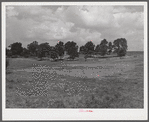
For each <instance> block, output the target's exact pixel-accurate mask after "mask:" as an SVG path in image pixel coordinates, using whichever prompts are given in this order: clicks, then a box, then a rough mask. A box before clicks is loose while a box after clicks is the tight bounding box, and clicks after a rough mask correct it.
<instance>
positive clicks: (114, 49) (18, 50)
mask: <svg viewBox="0 0 149 122" xmlns="http://www.w3.org/2000/svg"><path fill="white" fill-rule="evenodd" d="M9 47H10V49H7V48H6V56H8V57H11V56H14V55H19V56H24V57H29V56H37V57H39V58H42V57H46V56H48V55H50V57H51V58H53V59H55V58H58V57H61V56H63V55H64V53H65V52H66V53H67V54H68V55H69V56H70V58H72V59H74V58H75V57H78V56H79V54H80V53H82V54H85V55H91V54H95V55H96V54H100V55H101V56H104V55H106V54H107V55H110V54H111V53H117V56H125V55H126V52H127V49H128V46H127V40H126V39H125V38H118V39H116V40H114V41H113V43H112V42H108V41H107V40H106V39H103V40H101V42H100V44H97V45H95V44H94V43H93V42H92V41H88V42H86V44H85V45H82V46H80V47H79V46H78V45H77V43H76V42H74V41H68V42H66V43H64V42H62V41H58V43H57V44H56V45H55V46H50V44H49V43H48V42H44V43H40V44H38V42H37V41H33V42H32V43H30V44H28V45H27V48H25V47H22V43H21V42H14V43H12V44H10V45H9ZM78 49H79V52H78Z"/></svg>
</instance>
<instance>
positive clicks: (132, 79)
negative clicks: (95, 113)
mask: <svg viewBox="0 0 149 122" xmlns="http://www.w3.org/2000/svg"><path fill="white" fill-rule="evenodd" d="M9 60H10V62H9V66H8V69H7V73H6V107H7V108H143V85H144V81H143V80H144V79H143V54H139V55H137V56H136V57H135V56H128V57H127V58H123V59H120V58H115V57H113V58H107V59H97V58H96V59H91V60H88V61H86V62H85V61H84V59H83V58H81V57H80V59H79V60H78V61H58V62H50V61H37V60H34V59H21V58H16V59H9ZM79 73H80V74H79Z"/></svg>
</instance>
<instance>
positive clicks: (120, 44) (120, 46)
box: [113, 38, 128, 56]
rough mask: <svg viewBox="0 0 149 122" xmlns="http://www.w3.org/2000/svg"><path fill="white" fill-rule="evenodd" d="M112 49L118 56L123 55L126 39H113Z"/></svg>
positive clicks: (125, 49) (124, 53) (125, 50)
mask: <svg viewBox="0 0 149 122" xmlns="http://www.w3.org/2000/svg"><path fill="white" fill-rule="evenodd" d="M113 44H114V49H115V50H114V51H115V52H116V53H117V55H118V56H125V55H126V52H127V47H128V46H127V40H126V39H125V38H118V39H116V40H114V42H113Z"/></svg>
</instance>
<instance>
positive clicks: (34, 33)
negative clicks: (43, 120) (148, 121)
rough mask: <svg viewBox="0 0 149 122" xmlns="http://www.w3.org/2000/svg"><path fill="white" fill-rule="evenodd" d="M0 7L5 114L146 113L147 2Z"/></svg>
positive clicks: (12, 5)
mask: <svg viewBox="0 0 149 122" xmlns="http://www.w3.org/2000/svg"><path fill="white" fill-rule="evenodd" d="M2 12H3V13H2V23H3V24H2V26H3V27H2V29H3V31H2V34H3V35H2V45H3V47H2V49H3V69H4V73H3V74H4V75H3V81H2V90H3V94H2V95H3V99H2V100H3V111H5V112H4V113H6V111H9V110H13V113H12V115H11V114H9V115H8V114H7V115H6V116H7V117H8V116H13V115H14V114H15V110H16V111H17V110H21V112H22V111H23V110H25V111H26V114H27V113H29V112H27V110H29V111H30V110H33V111H34V110H35V111H37V112H41V111H42V110H43V111H44V110H45V111H46V112H47V111H48V110H49V111H50V110H51V111H52V110H53V111H54V112H53V113H54V114H56V113H55V112H56V111H57V112H59V111H61V113H63V114H66V113H68V114H70V113H71V112H70V113H69V112H67V110H68V111H69V110H70V111H73V110H74V111H75V114H79V115H78V116H80V118H81V119H83V115H82V114H85V115H87V116H90V115H91V114H96V115H97V117H96V119H97V118H98V114H99V113H98V110H99V111H100V114H101V112H102V110H103V111H108V112H111V110H113V111H115V112H116V110H121V111H123V110H124V111H125V114H127V111H128V113H129V110H133V111H135V110H140V111H142V112H143V114H139V113H140V112H138V115H137V114H136V115H137V116H135V117H134V118H136V119H137V117H138V119H145V118H147V115H146V114H147V113H146V112H147V52H148V50H147V3H146V2H140V3H139V2H130V4H129V3H128V2H72V3H71V2H47V3H44V2H43V3H40V2H31V3H29V2H23V3H21V2H20V3H19V2H16V3H15V2H13V3H9V2H8V3H5V2H4V3H3V4H2ZM40 110H41V111H40ZM124 111H123V113H124ZM9 112H10V111H9ZM21 112H20V113H21ZM97 113H98V114H97ZM105 113H106V112H105ZM105 113H104V114H105ZM144 113H146V114H144ZM34 114H35V113H34ZM41 114H42V112H41ZM104 114H103V115H104ZM131 114H132V115H131ZM22 115H23V114H22ZM101 115H102V114H101ZM119 115H120V112H118V113H117V114H114V116H115V117H114V118H115V119H117V118H116V117H118V119H120V117H119ZM133 115H135V113H134V112H132V113H131V112H130V116H129V115H128V116H129V117H126V118H125V116H124V115H123V114H122V115H121V116H123V117H124V118H125V120H127V119H131V117H132V118H133ZM14 116H17V115H14ZM20 116H21V115H20ZM33 116H35V115H33ZM33 116H31V117H33ZM39 116H40V115H39V114H37V118H39ZM43 116H46V114H44V115H43ZM47 116H52V115H48V113H47ZM66 116H67V115H66ZM70 116H71V115H70ZM72 116H73V115H72ZM91 116H92V115H91ZM99 116H100V115H99ZM107 116H108V117H110V119H112V117H113V116H112V114H111V115H107ZM7 117H4V118H7ZM25 117H26V116H25V114H24V116H23V117H22V118H25ZM139 117H140V118H139ZM141 117H142V118H141ZM8 118H9V117H8ZM12 118H13V117H12ZM26 118H27V119H28V118H30V117H26ZM37 118H36V119H37ZM51 118H52V117H51ZM53 118H54V117H53ZM56 118H58V116H57V117H56V115H55V118H54V119H56ZM60 118H63V117H60ZM70 118H71V117H70ZM70 118H69V119H70ZM74 118H75V117H74ZM101 118H103V116H102V117H101ZM114 118H113V119H114ZM9 119H11V117H10V118H9ZM19 119H21V117H19ZM78 119H79V117H78ZM84 119H85V118H84ZM92 119H93V118H92ZM99 119H100V117H99ZM33 120H35V119H33Z"/></svg>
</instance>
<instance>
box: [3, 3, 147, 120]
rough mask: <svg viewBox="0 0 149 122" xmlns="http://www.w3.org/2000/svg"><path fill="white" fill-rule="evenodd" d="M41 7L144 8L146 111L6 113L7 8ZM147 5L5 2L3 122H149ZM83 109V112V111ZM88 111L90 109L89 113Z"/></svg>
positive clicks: (55, 110) (20, 111)
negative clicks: (29, 121)
mask: <svg viewBox="0 0 149 122" xmlns="http://www.w3.org/2000/svg"><path fill="white" fill-rule="evenodd" d="M12 5H16V6H28V5H34V6H41V5H43V6H44V5H46V6H47V5H105V6H106V5H134V6H135V5H140V6H141V5H142V6H144V108H143V109H91V110H93V112H79V110H80V109H49V108H48V109H14V108H13V109H10V108H9V109H6V102H5V100H6V93H5V91H6V90H5V88H6V87H5V86H6V84H5V79H6V74H5V70H6V69H5V60H6V55H5V53H6V51H5V48H6V6H12ZM147 8H148V6H147V2H2V4H1V10H2V14H1V16H2V120H147V118H148V114H147V113H148V112H147V111H148V94H147V93H148V69H147V68H148V43H147V40H148V36H147V35H148V30H147V29H148V28H147V27H148V26H147V25H148V23H147V22H148V21H147V15H148V11H147ZM83 109H84V108H83ZM87 110H89V109H87Z"/></svg>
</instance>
